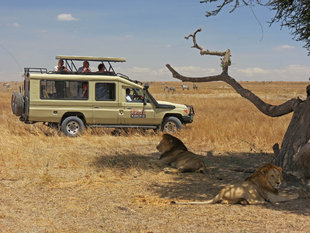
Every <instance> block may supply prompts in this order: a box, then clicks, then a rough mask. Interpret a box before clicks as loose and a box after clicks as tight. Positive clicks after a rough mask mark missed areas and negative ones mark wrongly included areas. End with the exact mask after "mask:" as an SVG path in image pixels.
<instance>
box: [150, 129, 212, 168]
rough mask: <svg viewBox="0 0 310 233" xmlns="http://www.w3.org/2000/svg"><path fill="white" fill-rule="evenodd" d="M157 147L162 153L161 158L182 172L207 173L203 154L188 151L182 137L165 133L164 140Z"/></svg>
mask: <svg viewBox="0 0 310 233" xmlns="http://www.w3.org/2000/svg"><path fill="white" fill-rule="evenodd" d="M156 148H157V150H158V151H159V152H161V153H162V154H161V155H160V157H159V160H161V161H162V162H164V163H166V164H168V165H169V166H172V167H173V168H176V169H178V171H180V172H202V173H207V168H206V165H205V163H204V161H203V159H202V156H201V155H197V154H194V153H192V152H190V151H188V149H187V147H186V146H185V145H184V143H183V142H182V141H181V140H180V139H178V138H176V137H174V136H172V135H170V134H167V133H166V134H163V136H162V140H161V141H160V143H159V144H158V145H157V146H156Z"/></svg>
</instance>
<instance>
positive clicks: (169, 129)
mask: <svg viewBox="0 0 310 233" xmlns="http://www.w3.org/2000/svg"><path fill="white" fill-rule="evenodd" d="M181 128H182V122H181V121H180V120H179V119H178V118H177V117H173V116H170V117H167V118H165V119H164V121H163V124H162V131H163V132H164V133H175V132H176V131H178V130H180V129H181Z"/></svg>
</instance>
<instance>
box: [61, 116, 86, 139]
mask: <svg viewBox="0 0 310 233" xmlns="http://www.w3.org/2000/svg"><path fill="white" fill-rule="evenodd" d="M83 130H84V123H83V121H82V120H81V119H80V118H78V117H76V116H70V117H67V118H66V119H64V121H63V122H62V123H61V131H62V132H63V133H64V134H65V135H66V136H69V137H76V136H79V135H80V134H82V133H83Z"/></svg>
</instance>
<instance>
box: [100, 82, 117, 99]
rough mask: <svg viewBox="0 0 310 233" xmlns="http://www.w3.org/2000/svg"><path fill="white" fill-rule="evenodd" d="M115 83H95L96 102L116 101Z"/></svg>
mask: <svg viewBox="0 0 310 233" xmlns="http://www.w3.org/2000/svg"><path fill="white" fill-rule="evenodd" d="M115 96H116V88H115V83H96V100H98V101H114V100H116V98H115Z"/></svg>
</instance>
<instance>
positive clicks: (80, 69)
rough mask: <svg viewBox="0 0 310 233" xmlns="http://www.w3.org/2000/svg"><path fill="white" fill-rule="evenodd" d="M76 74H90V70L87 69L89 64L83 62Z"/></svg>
mask: <svg viewBox="0 0 310 233" xmlns="http://www.w3.org/2000/svg"><path fill="white" fill-rule="evenodd" d="M78 72H79V73H88V72H91V69H90V68H89V62H88V61H84V62H83V66H82V67H80V68H79V69H78Z"/></svg>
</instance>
